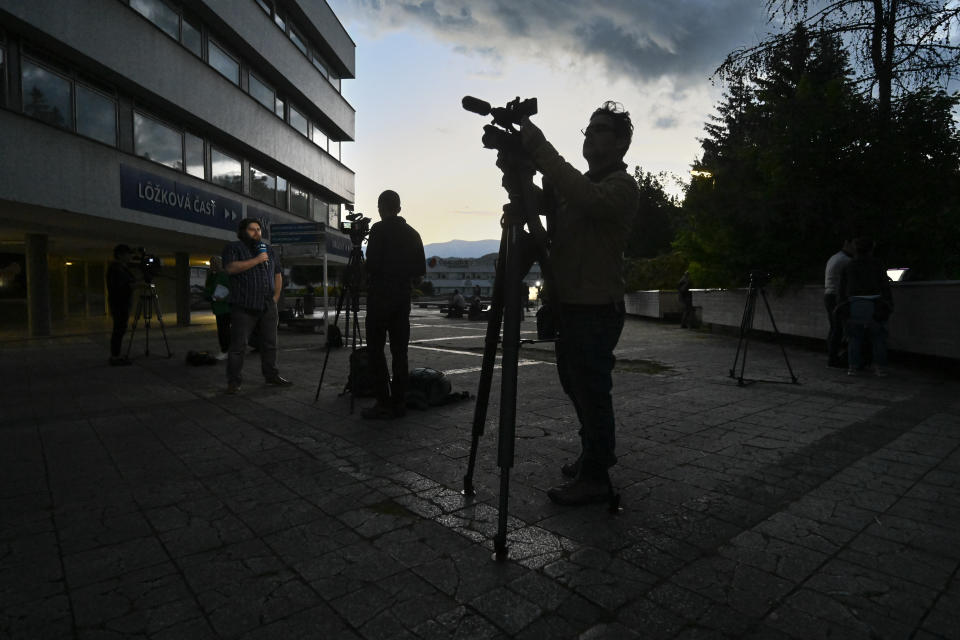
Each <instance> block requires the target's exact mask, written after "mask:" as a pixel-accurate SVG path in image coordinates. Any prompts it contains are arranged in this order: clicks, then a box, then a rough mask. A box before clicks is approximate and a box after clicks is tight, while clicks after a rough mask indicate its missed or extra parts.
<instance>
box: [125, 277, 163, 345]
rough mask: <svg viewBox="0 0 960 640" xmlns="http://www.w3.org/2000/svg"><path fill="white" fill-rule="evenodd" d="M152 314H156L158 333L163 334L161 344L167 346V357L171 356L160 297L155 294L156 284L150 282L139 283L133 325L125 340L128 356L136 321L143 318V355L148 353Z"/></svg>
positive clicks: (135, 329)
mask: <svg viewBox="0 0 960 640" xmlns="http://www.w3.org/2000/svg"><path fill="white" fill-rule="evenodd" d="M153 314H156V315H157V322H158V323H159V324H160V334H161V335H162V336H163V344H164V345H166V347H167V357H168V358H172V357H173V353H171V352H170V343H169V342H167V330H166V328H165V327H164V326H163V316H162V315H161V314H160V297H159V296H158V295H157V285H155V284H153V283H152V282H144V283H143V284H141V285H140V297H139V298H138V299H137V312H136V313H135V314H134V316H133V327H132V328H131V330H130V341H129V342H127V355H126V357H127V358H129V357H130V347H132V346H133V335H134V334H135V333H136V332H137V323H138V322H139V321H140V318H141V317H142V318H143V332H144V339H145V348H144V352H143V353H144V355H146V356H149V355H150V318H151V316H152V315H153Z"/></svg>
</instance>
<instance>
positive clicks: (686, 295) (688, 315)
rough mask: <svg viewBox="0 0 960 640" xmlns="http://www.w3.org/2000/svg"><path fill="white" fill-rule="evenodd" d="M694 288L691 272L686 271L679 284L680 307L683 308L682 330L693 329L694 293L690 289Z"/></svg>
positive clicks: (681, 315) (681, 316)
mask: <svg viewBox="0 0 960 640" xmlns="http://www.w3.org/2000/svg"><path fill="white" fill-rule="evenodd" d="M692 286H693V282H692V281H691V280H690V272H689V271H684V272H683V277H682V278H680V282H679V283H678V284H677V296H678V297H679V298H680V306H682V307H683V311H682V312H681V314H680V328H682V329H686V328H687V327H690V328H691V329H692V328H693V291H692V290H691V289H690V287H692Z"/></svg>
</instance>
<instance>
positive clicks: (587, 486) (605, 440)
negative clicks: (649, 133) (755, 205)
mask: <svg viewBox="0 0 960 640" xmlns="http://www.w3.org/2000/svg"><path fill="white" fill-rule="evenodd" d="M520 135H521V139H522V142H523V148H524V150H526V152H527V153H528V154H529V155H530V157H531V159H532V160H533V162H534V164H535V166H536V167H537V169H538V170H539V171H540V172H541V173H542V174H543V177H544V182H545V183H547V182H548V183H549V184H550V185H552V189H553V191H554V192H555V195H556V196H557V198H556V202H557V203H558V205H557V207H556V211H555V212H551V215H552V219H553V223H552V225H551V227H552V228H551V233H552V235H553V240H552V244H551V248H550V258H551V262H552V265H553V271H554V282H552V283H551V285H550V286H553V287H555V290H554V291H549V296H550V301H551V304H557V305H558V311H559V321H560V335H559V342H557V345H556V350H557V373H558V374H559V377H560V384H561V386H562V387H563V390H564V392H565V393H566V394H567V395H568V396H569V397H570V399H571V401H572V402H573V406H574V409H575V410H576V412H577V418H578V419H579V421H580V443H581V452H580V456H579V457H578V458H577V460H576V461H574V462H572V463H570V464H565V465H563V466H562V467H561V472H562V473H563V475H565V476H567V477H572V478H573V480H572V481H571V482H569V483H567V484H564V485H561V486H558V487H554V488H552V489H550V490H549V491H548V492H547V496H548V497H549V498H550V500H552V501H553V502H555V503H557V504H562V505H571V506H572V505H585V504H590V503H596V502H603V501H605V500H607V499H608V498H609V497H610V496H611V495H612V494H613V487H612V484H611V482H610V476H609V471H608V470H609V469H610V467H612V466H613V465H615V464H616V462H617V456H616V434H615V429H616V421H615V419H614V415H613V398H612V396H611V391H612V390H613V376H612V374H613V366H614V363H615V362H616V359H615V358H614V355H613V350H614V348H615V347H616V346H617V342H618V341H619V340H620V332H621V331H622V330H623V322H624V316H625V315H626V313H625V309H624V303H623V295H624V288H625V287H624V281H623V252H624V249H625V248H626V243H627V240H628V238H629V237H630V228H631V227H632V225H633V222H634V218H635V217H636V214H637V210H638V207H639V204H640V190H639V187H638V186H637V181H636V180H634V179H633V177H632V176H631V175H630V174H629V173H627V171H626V169H627V165H625V164H624V163H623V157H624V155H625V154H626V152H627V149H629V148H630V142H631V140H632V138H633V123H632V122H631V121H630V114H629V113H627V112H626V111H624V110H623V107H622V105H620V104H619V103H617V102H606V103H604V104H603V105H602V106H601V107H600V108H599V109H597V110H595V111H594V112H593V114H592V115H591V116H590V122H589V124H588V125H587V127H586V129H584V130H583V136H584V138H583V157H584V159H585V160H586V161H587V165H588V166H589V171H587V172H586V173H581V172H580V171H578V170H577V169H575V168H574V167H573V166H571V165H570V163H568V162H567V161H566V160H564V159H563V158H562V157H561V156H560V154H559V153H557V150H556V149H555V148H554V146H553V145H552V144H550V143H549V142H547V140H546V138H544V135H543V132H542V131H540V129H539V128H538V127H537V126H536V125H534V124H533V123H532V122H531V121H530V119H529V118H524V119H523V121H522V122H521V124H520ZM545 195H546V194H545Z"/></svg>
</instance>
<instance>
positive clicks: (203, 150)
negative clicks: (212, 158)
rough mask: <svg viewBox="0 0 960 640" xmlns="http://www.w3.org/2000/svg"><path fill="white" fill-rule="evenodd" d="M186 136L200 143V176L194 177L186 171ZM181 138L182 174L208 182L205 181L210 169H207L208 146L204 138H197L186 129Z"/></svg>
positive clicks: (187, 164)
mask: <svg viewBox="0 0 960 640" xmlns="http://www.w3.org/2000/svg"><path fill="white" fill-rule="evenodd" d="M187 136H193V137H194V138H196V139H197V140H199V141H200V156H201V158H200V163H201V171H202V172H203V175H202V176H195V175H193V174H192V173H190V171H189V169H188V167H189V164H190V163H189V162H187ZM181 138H183V173H184V174H186V175H188V176H190V177H191V178H197V179H198V180H203V181H205V182H209V180H208V179H207V176H209V175H210V167H209V165H210V163H209V161H208V160H209V155H208V149H209V147H210V145H209V144H207V140H206V138H204V137H203V136H198V135H197V134H195V133H193V132H192V131H187V130H186V129H184V130H183V132H182V136H181Z"/></svg>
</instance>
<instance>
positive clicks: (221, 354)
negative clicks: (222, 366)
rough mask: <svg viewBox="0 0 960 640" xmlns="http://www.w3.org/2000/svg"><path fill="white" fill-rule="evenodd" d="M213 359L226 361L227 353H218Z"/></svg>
mask: <svg viewBox="0 0 960 640" xmlns="http://www.w3.org/2000/svg"><path fill="white" fill-rule="evenodd" d="M213 358H214V360H226V359H227V352H226V351H221V352H220V353H218V354H217V355H215V356H213Z"/></svg>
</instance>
